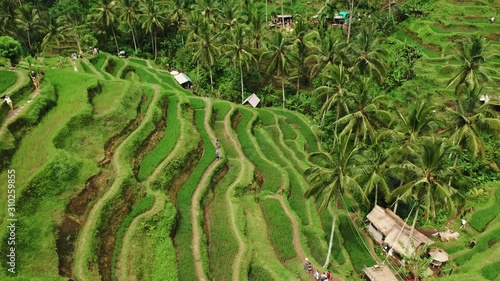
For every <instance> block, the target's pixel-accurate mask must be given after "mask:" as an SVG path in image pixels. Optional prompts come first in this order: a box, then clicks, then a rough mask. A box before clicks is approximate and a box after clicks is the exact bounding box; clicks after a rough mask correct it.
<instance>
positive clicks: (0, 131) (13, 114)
mask: <svg viewBox="0 0 500 281" xmlns="http://www.w3.org/2000/svg"><path fill="white" fill-rule="evenodd" d="M16 84H17V83H16ZM40 92H41V90H40V88H38V89H36V90H35V91H34V92H33V96H32V97H31V99H29V100H28V101H27V102H26V103H25V104H23V105H21V106H20V107H16V108H15V109H14V110H11V111H9V114H7V118H5V121H4V122H3V124H2V127H1V128H0V136H1V135H2V134H3V132H4V131H5V129H6V128H7V126H8V125H9V124H10V123H12V121H14V120H15V119H16V117H17V116H19V114H20V113H21V112H23V110H25V109H26V108H28V107H29V106H30V104H31V102H32V101H33V100H34V99H35V98H36V97H37V96H38V95H39V94H40Z"/></svg>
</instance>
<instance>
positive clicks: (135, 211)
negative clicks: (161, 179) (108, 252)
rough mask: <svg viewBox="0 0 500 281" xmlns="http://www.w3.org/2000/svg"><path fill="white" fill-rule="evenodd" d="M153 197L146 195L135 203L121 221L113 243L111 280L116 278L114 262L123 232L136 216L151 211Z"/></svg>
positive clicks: (121, 241)
mask: <svg viewBox="0 0 500 281" xmlns="http://www.w3.org/2000/svg"><path fill="white" fill-rule="evenodd" d="M154 200H155V198H154V196H152V195H146V196H144V197H142V198H141V199H140V200H139V201H138V202H137V203H135V204H134V205H133V206H132V210H131V211H130V213H128V215H127V216H126V217H125V219H123V221H122V223H121V224H120V228H119V229H118V231H117V233H116V240H115V241H116V242H115V250H114V252H113V261H112V266H111V269H112V270H113V280H115V279H116V278H117V277H116V262H117V261H118V256H119V254H120V251H121V248H122V244H123V237H124V235H125V231H126V230H127V228H128V227H129V226H130V224H131V223H132V221H133V220H134V218H135V217H137V216H138V215H140V214H142V213H144V212H146V211H147V210H149V209H151V207H153V203H154Z"/></svg>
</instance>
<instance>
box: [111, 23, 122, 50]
mask: <svg viewBox="0 0 500 281" xmlns="http://www.w3.org/2000/svg"><path fill="white" fill-rule="evenodd" d="M111 32H112V33H113V38H114V39H115V44H116V53H117V54H118V53H119V52H120V48H118V41H117V40H116V34H115V29H114V28H113V27H111Z"/></svg>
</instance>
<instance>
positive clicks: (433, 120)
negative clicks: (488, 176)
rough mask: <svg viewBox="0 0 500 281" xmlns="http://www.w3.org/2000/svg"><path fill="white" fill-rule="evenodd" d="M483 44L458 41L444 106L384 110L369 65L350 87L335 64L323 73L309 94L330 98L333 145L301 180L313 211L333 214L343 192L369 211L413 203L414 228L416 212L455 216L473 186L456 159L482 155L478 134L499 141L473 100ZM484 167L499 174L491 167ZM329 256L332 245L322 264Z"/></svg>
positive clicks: (423, 100) (422, 103)
mask: <svg viewBox="0 0 500 281" xmlns="http://www.w3.org/2000/svg"><path fill="white" fill-rule="evenodd" d="M360 34H363V33H360ZM360 36H364V35H360ZM485 45H486V44H485V41H484V39H483V38H480V37H471V38H468V39H467V40H464V42H463V43H461V44H460V53H459V54H457V59H458V60H460V61H461V62H462V65H461V67H460V69H459V70H458V74H457V75H455V76H454V77H453V78H452V79H450V81H449V83H448V86H452V85H454V86H455V97H454V100H453V104H447V105H445V104H439V103H437V102H436V101H435V100H434V99H433V97H432V96H421V97H417V98H416V99H415V100H414V103H413V104H412V105H410V106H409V107H408V108H401V107H400V106H394V105H391V104H390V103H389V102H388V101H387V99H386V97H385V95H383V94H382V93H381V92H378V93H377V91H373V90H371V89H373V88H374V84H375V83H376V82H374V81H373V79H372V78H370V76H373V75H374V74H375V75H376V77H380V75H379V73H378V72H377V68H375V67H372V66H371V65H370V62H361V60H360V63H362V64H364V66H363V67H366V69H365V71H366V73H370V70H369V69H370V68H371V69H372V70H371V74H370V75H369V76H362V78H361V79H358V80H357V85H358V86H357V87H348V86H344V85H348V83H349V81H347V80H348V79H349V78H348V77H346V75H345V73H344V71H345V70H342V69H343V66H342V63H340V64H339V65H335V66H334V68H332V69H331V71H332V74H331V75H330V74H329V73H328V76H332V77H336V79H334V80H332V81H331V82H332V84H330V85H329V86H322V87H319V88H318V89H317V90H316V91H319V92H320V93H321V94H322V95H327V96H328V95H329V97H328V98H327V99H326V103H325V106H324V107H323V111H326V113H327V112H328V111H330V110H331V109H333V111H334V112H335V118H334V119H333V120H332V122H331V124H332V125H333V127H334V128H333V131H332V135H333V137H332V139H333V143H332V146H331V149H330V150H329V151H327V152H319V153H313V154H311V155H310V161H311V162H312V163H313V166H312V167H311V168H310V169H308V170H307V171H306V176H307V178H308V180H309V182H310V185H311V187H310V189H309V190H308V191H307V192H306V194H305V195H306V196H307V197H311V196H312V197H315V198H316V199H317V200H319V202H320V208H325V207H327V206H329V205H332V206H333V208H334V209H335V208H337V207H338V206H339V197H341V196H342V195H343V194H345V193H347V194H352V195H354V196H357V198H360V199H361V200H362V201H363V204H364V205H365V206H367V207H368V208H369V207H372V206H373V205H374V204H381V205H388V204H390V203H392V202H396V204H397V201H400V200H401V201H404V202H407V203H408V204H412V205H415V206H416V212H415V217H414V219H413V226H415V223H416V221H417V218H418V215H419V212H420V211H423V212H424V213H425V218H426V220H429V219H436V217H437V216H438V215H440V214H441V215H448V216H451V215H454V214H455V213H456V207H457V205H461V204H463V203H464V202H465V199H466V198H465V194H466V193H467V191H469V190H470V189H471V188H472V181H471V179H469V178H467V177H466V176H464V171H463V169H462V168H461V167H460V166H459V165H457V163H458V160H459V159H460V157H461V156H463V155H464V154H469V155H472V156H473V157H484V156H485V153H486V151H485V137H487V136H493V137H494V138H495V139H497V138H498V137H500V118H499V117H498V113H497V112H495V111H494V110H493V109H492V107H491V106H490V104H488V103H482V102H481V101H480V98H481V96H482V89H483V88H482V86H483V85H484V83H485V82H488V81H489V78H488V77H487V75H486V74H485V71H484V67H483V66H482V63H483V62H484V61H485V59H486V58H485ZM360 73H362V71H361V70H360ZM325 75H327V74H326V73H325ZM327 119H328V118H327ZM330 119H332V118H330ZM490 166H491V167H490V168H491V169H494V170H496V171H497V172H500V170H499V169H498V167H497V166H496V164H495V163H491V165H490ZM485 169H488V167H485ZM369 198H370V199H371V200H370V199H369ZM372 200H373V201H372ZM381 201H382V202H381ZM335 218H336V215H334V218H333V219H334V222H333V225H332V227H335ZM333 233H334V230H333V229H332V233H331V239H330V241H332V239H333ZM330 251H331V242H330V246H329V252H328V256H327V261H326V263H325V265H326V264H328V263H329V259H330Z"/></svg>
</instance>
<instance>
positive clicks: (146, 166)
mask: <svg viewBox="0 0 500 281" xmlns="http://www.w3.org/2000/svg"><path fill="white" fill-rule="evenodd" d="M177 104H178V98H177V97H176V96H170V97H169V98H168V109H167V121H166V122H167V123H166V130H167V133H166V134H165V136H164V137H163V138H162V139H161V140H160V142H158V144H157V145H156V146H155V147H154V148H153V149H152V150H151V151H150V152H148V153H147V154H146V156H145V157H144V159H143V160H142V162H141V165H140V168H139V174H138V175H137V177H138V179H139V180H141V181H143V180H145V179H146V178H147V177H148V176H149V175H151V173H153V171H154V169H155V168H156V167H157V166H158V165H159V164H160V163H161V161H162V160H163V159H165V157H167V155H168V154H169V153H170V152H171V151H172V149H173V148H174V146H175V144H176V143H177V140H178V139H179V135H180V127H179V122H178V120H177Z"/></svg>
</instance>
